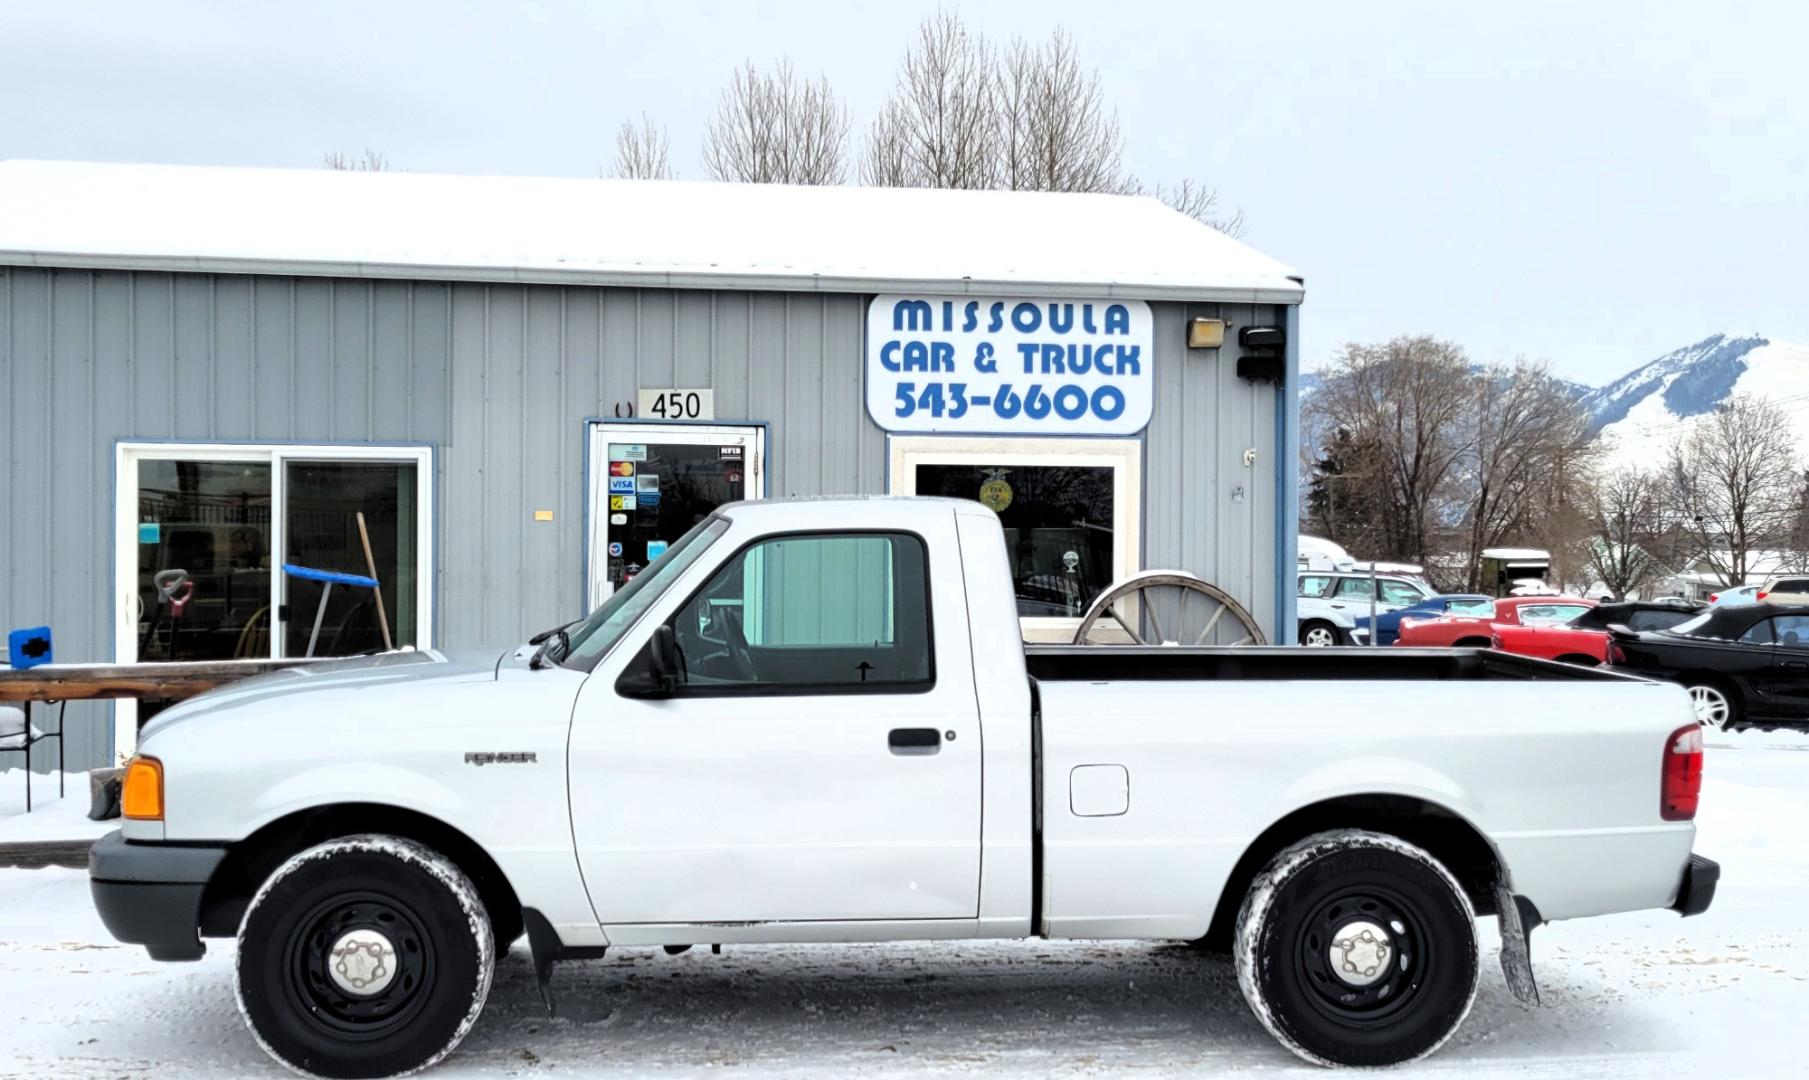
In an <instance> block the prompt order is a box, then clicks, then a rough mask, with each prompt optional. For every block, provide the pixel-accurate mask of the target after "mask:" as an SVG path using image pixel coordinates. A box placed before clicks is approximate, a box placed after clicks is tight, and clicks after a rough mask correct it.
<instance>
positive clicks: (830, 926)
mask: <svg viewBox="0 0 1809 1080" xmlns="http://www.w3.org/2000/svg"><path fill="white" fill-rule="evenodd" d="M1353 696H1354V697H1359V698H1361V697H1365V696H1368V697H1369V698H1371V700H1372V702H1373V708H1367V709H1363V710H1360V712H1361V714H1362V715H1363V716H1364V717H1365V719H1364V720H1363V721H1362V722H1361V723H1352V722H1351V720H1350V717H1351V715H1352V712H1353V710H1352V709H1351V708H1349V705H1350V703H1351V700H1352V698H1353ZM138 750H139V753H138V756H137V757H135V758H134V759H133V760H132V761H131V763H130V765H129V767H128V772H127V775H126V779H125V781H124V790H123V793H122V803H123V808H124V817H125V821H124V823H123V827H122V828H121V829H120V830H119V831H117V832H115V833H112V834H110V835H109V836H107V837H106V838H105V839H103V840H102V841H100V842H99V843H98V844H97V845H96V846H95V848H94V849H93V853H92V856H91V859H90V877H91V880H92V884H93V893H94V900H95V905H96V907H97V908H98V909H99V911H100V914H101V917H102V919H103V920H104V921H105V923H106V925H107V927H108V929H109V930H110V931H111V932H112V933H113V935H114V936H115V937H117V938H118V939H119V940H121V941H125V942H130V943H136V944H141V945H143V946H144V947H145V948H146V949H147V950H148V951H149V953H150V955H151V956H152V957H153V958H156V959H160V960H192V959H195V958H197V957H199V956H201V955H202V953H203V950H204V948H205V945H204V941H205V939H207V938H234V939H236V943H237V949H236V960H235V979H236V984H237V993H238V1000H239V1003H240V1006H241V1009H242V1011H243V1013H244V1017H245V1021H246V1023H247V1024H248V1025H249V1027H250V1030H251V1034H252V1036H253V1037H254V1038H255V1039H256V1040H257V1041H258V1043H259V1044H260V1045H261V1046H263V1048H264V1049H265V1050H267V1051H268V1052H269V1053H270V1054H271V1056H272V1057H274V1058H276V1059H277V1060H278V1061H280V1062H281V1063H282V1064H284V1065H286V1066H288V1067H290V1068H291V1069H293V1070H296V1071H298V1072H302V1073H307V1074H312V1075H318V1076H329V1077H372V1076H387V1075H392V1074H396V1073H402V1072H407V1071H410V1070H414V1069H420V1068H424V1067H426V1066H429V1065H432V1064H433V1063H435V1062H437V1061H439V1060H440V1059H441V1058H443V1057H445V1056H446V1055H447V1054H449V1053H451V1052H452V1050H453V1049H454V1047H456V1046H457V1045H458V1043H459V1040H460V1039H461V1038H462V1037H463V1036H464V1035H465V1033H466V1032H468V1031H469V1030H470V1029H471V1026H472V1024H473V1022H475V1021H476V1019H477V1016H478V1013H479V1011H480V1010H481V1009H482V1008H483V1007H484V1001H485V998H486V997H487V996H488V994H489V990H490V981H491V976H492V973H493V971H494V969H495V965H496V959H497V956H498V955H499V954H500V953H506V952H507V951H508V949H509V946H510V944H511V943H512V942H514V941H515V940H516V939H517V938H519V937H522V936H523V935H525V936H526V938H527V948H526V950H525V952H526V954H527V957H526V958H527V959H530V960H531V962H532V964H533V965H534V971H535V974H536V976H537V978H538V981H539V984H540V987H541V992H542V995H543V996H544V997H545V998H546V1000H547V1002H548V1006H549V1008H550V1007H551V1005H552V996H551V992H550V990H549V989H548V980H549V978H550V973H551V969H552V966H553V964H554V963H555V962H556V961H561V960H573V959H583V958H590V957H597V956H601V955H602V954H603V953H604V951H605V950H606V949H610V948H637V947H653V946H665V947H667V948H669V949H673V950H677V949H681V948H683V947H685V946H689V945H699V944H710V945H720V944H734V943H755V942H821V943H838V942H872V941H898V940H911V939H916V940H949V941H957V940H973V939H980V938H1030V937H1036V938H1049V939H1127V940H1130V939H1142V940H1152V939H1153V940H1170V941H1189V942H1197V943H1199V944H1200V945H1201V946H1202V947H1203V948H1205V949H1209V950H1220V951H1228V952H1230V953H1231V955H1232V957H1233V958H1234V964H1235V967H1236V971H1237V975H1238V982H1239V985H1240V986H1241V988H1242V992H1243V994H1244V996H1245V997H1246V998H1247V999H1248V1001H1249V1004H1250V1007H1251V1008H1252V1010H1254V1012H1255V1014H1256V1016H1257V1017H1258V1018H1259V1019H1260V1020H1261V1022H1262V1024H1263V1025H1264V1026H1265V1027H1267V1028H1268V1030H1269V1031H1270V1032H1272V1033H1273V1034H1274V1035H1275V1037H1276V1038H1277V1039H1279V1040H1280V1041H1281V1043H1282V1044H1283V1045H1285V1046H1286V1047H1287V1048H1288V1049H1289V1050H1292V1051H1293V1052H1294V1053H1295V1054H1298V1055H1299V1056H1301V1057H1302V1058H1305V1059H1307V1060H1309V1061H1313V1062H1318V1063H1322V1064H1339V1065H1356V1066H1375V1065H1392V1064H1396V1063H1399V1062H1404V1061H1410V1060H1413V1059H1415V1058H1418V1057H1421V1056H1423V1055H1426V1054H1430V1053H1432V1052H1433V1051H1434V1050H1436V1049H1437V1048H1438V1047H1439V1046H1440V1045H1441V1044H1442V1043H1443V1042H1444V1041H1445V1040H1446V1039H1448V1038H1449V1037H1450V1036H1451V1034H1452V1032H1453V1031H1455V1030H1456V1029H1457V1027H1458V1025H1459V1024H1460V1023H1461V1022H1462V1021H1463V1019H1464V1016H1465V1014H1466V1013H1468V1012H1469V1010H1470V1004H1471V1001H1472V1000H1473V998H1474V996H1475V993H1476V987H1477V982H1478V979H1479V978H1480V977H1481V974H1482V973H1481V971H1480V970H1479V967H1480V965H1479V960H1478V958H1479V949H1480V946H1479V941H1478V931H1477V919H1476V917H1477V916H1478V915H1489V916H1494V917H1495V920H1496V923H1497V924H1498V926H1499V930H1500V933H1501V936H1502V939H1503V946H1504V947H1503V949H1502V951H1501V955H1502V961H1503V968H1504V970H1505V973H1506V977H1507V980H1508V983H1509V985H1510V987H1511V988H1512V989H1513V991H1514V993H1516V994H1517V995H1518V996H1520V997H1521V998H1522V999H1524V1000H1528V1001H1533V1000H1536V997H1537V989H1536V986H1535V984H1534V980H1533V976H1532V969H1531V965H1530V960H1529V949H1528V936H1529V935H1530V933H1531V931H1532V930H1533V928H1534V927H1536V926H1538V925H1540V924H1541V923H1543V922H1549V921H1553V920H1557V919H1577V918H1583V917H1586V916H1592V915H1604V914H1608V913H1610V912H1620V911H1633V910H1638V909H1643V908H1671V909H1673V910H1676V911H1677V912H1679V913H1680V914H1683V915H1693V914H1696V913H1698V912H1700V911H1702V910H1704V909H1705V908H1706V907H1707V906H1708V904H1709V901H1710V899H1711V898H1712V896H1713V894H1714V890H1715V885H1716V879H1717V877H1718V876H1719V870H1718V868H1717V867H1716V865H1715V864H1714V863H1713V862H1710V861H1709V860H1707V859H1704V858H1702V857H1700V856H1696V855H1693V854H1692V853H1691V848H1692V844H1693V841H1694V839H1695V827H1694V825H1693V824H1692V822H1691V819H1692V818H1693V817H1694V815H1695V813H1696V803H1697V798H1698V792H1699V789H1700V783H1701V775H1702V737H1701V729H1700V727H1699V726H1698V724H1697V722H1696V719H1695V716H1694V713H1693V711H1692V708H1691V705H1690V702H1689V699H1688V697H1687V696H1686V695H1685V693H1684V692H1683V690H1682V689H1681V688H1679V687H1677V686H1674V685H1668V684H1661V683H1656V682H1650V681H1645V680H1641V679H1636V678H1631V677H1628V676H1624V675H1619V674H1616V673H1613V672H1606V671H1599V670H1590V669H1582V668H1575V667H1571V666H1568V665H1561V664H1552V663H1547V662H1544V661H1539V660H1534V659H1529V658H1523V657H1515V656H1509V655H1505V654H1501V653H1495V652H1490V651H1486V650H1471V649H1445V650H1413V649H1399V648H1397V649H1388V650H1363V649H1354V650H1347V649H1299V648H1293V647H1287V648H1173V647H1157V648H1140V647H1123V648H1119V647H1091V648H1086V647H1081V648H1076V647H1069V646H1054V647H1027V646H1025V644H1024V643H1023V642H1022V640H1021V639H1020V636H1019V629H1018V618H1017V609H1016V604H1015V601H1014V597H1013V588H1012V584H1011V577H1010V573H1009V569H1008V561H1007V552H1006V547H1005V540H1004V536H1003V533H1002V531H1001V529H1000V527H999V522H998V518H997V517H996V515H994V514H993V513H992V511H990V510H987V509H986V508H985V507H983V506H980V505H979V504H977V503H970V502H963V501H952V500H939V499H888V498H849V499H824V500H809V501H798V502H783V501H773V502H757V503H740V504H734V505H729V506H725V507H723V508H722V509H720V510H719V511H718V512H716V513H715V514H713V515H712V516H710V517H709V518H708V519H706V520H705V521H703V522H702V523H700V524H699V525H698V526H697V527H696V528H695V529H693V530H692V531H691V532H690V533H688V534H687V535H686V536H685V537H684V538H683V539H682V540H679V541H678V542H677V543H675V544H674V545H673V546H672V548H671V549H670V550H669V551H667V552H666V553H665V554H664V555H663V556H662V557H661V558H659V559H658V560H656V561H654V562H653V563H652V564H651V565H650V566H649V567H648V569H647V570H645V571H644V572H642V573H641V574H640V575H638V576H637V577H635V578H634V580H633V581H632V582H630V583H629V584H627V585H625V586H624V587H623V588H622V589H621V590H619V591H618V592H616V593H615V595H614V596H612V597H611V598H610V599H609V601H608V602H607V603H605V604H604V605H603V606H602V607H600V608H598V609H597V610H596V611H594V612H592V613H591V614H590V615H589V616H588V617H587V618H585V619H583V620H581V621H579V622H577V623H574V624H570V625H568V626H567V627H564V628H561V629H559V630H556V631H551V632H549V633H548V634H546V635H543V638H542V640H540V641H539V643H538V644H537V645H529V646H523V647H520V648H517V649H513V650H511V651H509V652H507V653H505V654H503V655H501V656H500V657H499V656H497V655H495V654H494V653H491V654H489V655H485V656H480V657H458V656H449V655H443V654H441V653H438V652H431V651H424V652H412V653H409V652H400V653H387V654H383V655H378V656H373V657H367V658H363V659H356V660H351V661H345V662H337V663H332V664H326V665H320V666H309V667H301V668H295V669H291V670H288V671H283V672H279V673H276V674H272V675H267V676H262V677H258V678H253V679H248V680H245V681H243V682H239V683H235V684H232V685H230V686H227V687H223V688H221V689H219V690H215V691H213V692H211V693H208V694H205V695H202V696H200V697H197V698H194V699H191V700H189V701H187V702H184V703H183V704H181V705H179V706H177V707H175V708H172V709H170V710H168V711H166V712H164V713H162V714H160V715H159V716H157V717H156V718H155V719H153V720H152V721H151V722H150V723H149V724H148V725H147V726H146V727H145V729H144V731H143V733H142V738H141V740H140V742H139V747H138Z"/></svg>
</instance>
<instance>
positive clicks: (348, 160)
mask: <svg viewBox="0 0 1809 1080" xmlns="http://www.w3.org/2000/svg"><path fill="white" fill-rule="evenodd" d="M320 164H321V167H322V168H324V169H333V170H336V171H338V172H388V171H389V159H388V158H386V157H384V156H383V153H382V152H381V151H378V150H371V149H368V148H367V149H366V150H365V151H364V154H363V155H362V156H359V157H352V156H351V155H349V154H347V153H346V152H345V151H344V150H333V151H329V152H328V153H327V154H326V155H325V156H324V157H322V158H321V162H320Z"/></svg>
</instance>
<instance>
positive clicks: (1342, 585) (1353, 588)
mask: <svg viewBox="0 0 1809 1080" xmlns="http://www.w3.org/2000/svg"><path fill="white" fill-rule="evenodd" d="M1374 595H1375V593H1374V591H1373V590H1371V588H1370V582H1369V579H1368V578H1366V577H1363V578H1359V577H1347V578H1344V579H1342V580H1340V581H1339V582H1338V598H1339V599H1340V600H1342V599H1345V598H1346V597H1348V598H1350V599H1352V600H1367V599H1369V598H1370V597H1371V596H1374Z"/></svg>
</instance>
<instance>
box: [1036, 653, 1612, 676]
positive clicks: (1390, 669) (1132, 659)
mask: <svg viewBox="0 0 1809 1080" xmlns="http://www.w3.org/2000/svg"><path fill="white" fill-rule="evenodd" d="M1024 661H1025V663H1026V665H1027V666H1028V667H1029V670H1030V674H1031V675H1032V676H1033V677H1034V678H1036V679H1038V680H1040V681H1043V682H1105V681H1112V680H1118V679H1163V680H1171V679H1172V680H1191V681H1200V680H1289V681H1302V680H1304V681H1314V680H1326V681H1338V682H1352V681H1389V680H1395V681H1399V680H1413V681H1427V682H1431V681H1441V680H1443V681H1449V680H1464V681H1471V680H1488V681H1525V680H1537V681H1542V682H1546V681H1571V682H1577V681H1582V682H1602V681H1627V680H1629V679H1630V678H1631V677H1630V676H1626V675H1621V674H1618V673H1616V672H1613V671H1606V670H1603V669H1601V668H1588V667H1579V666H1577V665H1575V664H1560V663H1556V662H1553V661H1549V660H1539V659H1535V658H1533V657H1529V656H1515V655H1513V654H1511V653H1504V652H1496V651H1494V650H1492V649H1403V648H1393V647H1390V648H1374V647H1362V646H1358V647H1351V648H1335V649H1301V648H1294V647H1291V646H1288V647H1284V646H1257V647H1250V646H1242V647H1238V646H1209V647H1199V648H1186V647H1176V646H1102V645H1025V646H1024Z"/></svg>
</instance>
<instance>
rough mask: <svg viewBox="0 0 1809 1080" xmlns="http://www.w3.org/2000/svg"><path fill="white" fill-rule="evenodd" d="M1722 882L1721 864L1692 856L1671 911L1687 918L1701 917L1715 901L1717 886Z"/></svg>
mask: <svg viewBox="0 0 1809 1080" xmlns="http://www.w3.org/2000/svg"><path fill="white" fill-rule="evenodd" d="M1720 881H1721V864H1720V863H1718V862H1716V861H1715V860H1713V859H1705V858H1703V857H1702V856H1700V855H1695V854H1692V855H1691V856H1690V864H1689V865H1688V866H1686V867H1684V868H1683V883H1682V884H1681V885H1679V886H1678V887H1677V900H1676V901H1675V902H1674V903H1672V904H1671V910H1672V911H1675V912H1676V913H1677V914H1679V915H1682V916H1683V917H1685V918H1689V917H1690V916H1691V915H1700V914H1702V913H1703V912H1705V911H1707V910H1708V909H1709V905H1710V904H1712V903H1714V901H1715V886H1716V885H1717V884H1719V883H1720Z"/></svg>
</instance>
